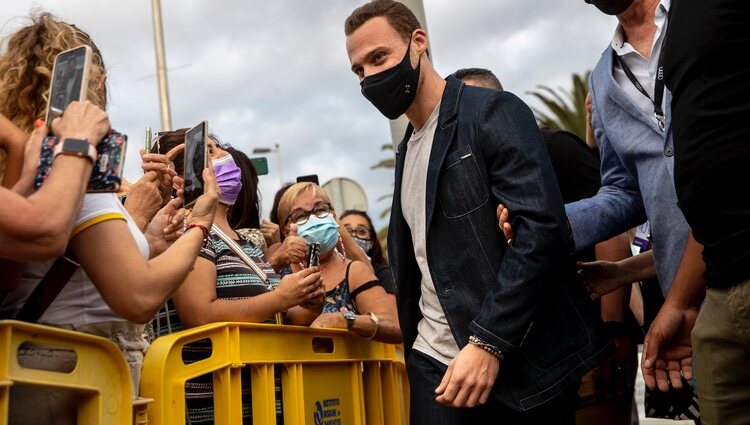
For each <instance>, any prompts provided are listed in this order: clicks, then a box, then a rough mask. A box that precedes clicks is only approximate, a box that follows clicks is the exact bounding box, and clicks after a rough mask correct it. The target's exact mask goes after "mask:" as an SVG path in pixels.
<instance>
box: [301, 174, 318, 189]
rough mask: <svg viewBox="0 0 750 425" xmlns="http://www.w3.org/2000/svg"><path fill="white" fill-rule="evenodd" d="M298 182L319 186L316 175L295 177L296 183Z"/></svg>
mask: <svg viewBox="0 0 750 425" xmlns="http://www.w3.org/2000/svg"><path fill="white" fill-rule="evenodd" d="M300 182H313V183H315V184H317V185H318V186H320V182H319V181H318V175H317V174H308V175H306V176H299V177H297V183H300Z"/></svg>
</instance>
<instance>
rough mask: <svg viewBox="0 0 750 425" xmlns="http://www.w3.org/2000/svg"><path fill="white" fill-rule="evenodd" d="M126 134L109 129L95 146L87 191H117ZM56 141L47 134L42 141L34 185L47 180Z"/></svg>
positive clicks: (119, 183)
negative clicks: (94, 160) (93, 161)
mask: <svg viewBox="0 0 750 425" xmlns="http://www.w3.org/2000/svg"><path fill="white" fill-rule="evenodd" d="M127 141H128V136H126V135H124V134H121V133H118V132H116V131H114V130H110V132H109V134H107V136H106V137H105V138H104V140H102V141H101V143H99V144H98V145H97V146H96V153H97V155H96V163H95V164H94V168H93V169H92V170H91V177H90V178H89V185H88V187H87V189H86V192H88V193H101V192H117V190H119V189H120V186H121V185H122V172H123V169H124V165H125V148H126V147H127ZM57 143H58V141H57V138H56V137H55V136H48V137H46V138H45V139H44V141H43V142H42V150H41V152H40V154H39V163H38V166H37V174H36V177H35V178H34V187H35V188H37V189H38V188H39V187H40V186H41V185H42V183H44V182H45V180H47V178H48V177H49V174H50V172H51V171H52V161H53V160H54V151H55V145H56V144H57Z"/></svg>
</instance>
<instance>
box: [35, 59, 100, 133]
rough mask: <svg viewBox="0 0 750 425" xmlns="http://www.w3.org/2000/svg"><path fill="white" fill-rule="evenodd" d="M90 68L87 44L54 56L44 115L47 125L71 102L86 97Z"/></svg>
mask: <svg viewBox="0 0 750 425" xmlns="http://www.w3.org/2000/svg"><path fill="white" fill-rule="evenodd" d="M90 68H91V47H89V46H85V45H84V46H79V47H76V48H73V49H70V50H66V51H64V52H60V53H58V54H57V56H55V63H54V65H53V66H52V81H50V89H49V97H48V99H47V113H46V115H45V122H46V123H47V126H49V125H50V123H51V122H52V120H54V119H55V118H57V117H59V116H62V113H63V111H64V110H65V108H67V107H68V105H69V104H70V103H71V102H73V101H77V100H84V99H86V89H87V88H88V85H89V69H90Z"/></svg>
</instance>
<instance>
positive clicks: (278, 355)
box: [140, 323, 409, 425]
mask: <svg viewBox="0 0 750 425" xmlns="http://www.w3.org/2000/svg"><path fill="white" fill-rule="evenodd" d="M203 339H209V340H210V341H211V347H212V353H211V356H210V357H208V358H206V359H203V360H199V361H197V362H195V363H191V364H185V363H184V362H183V360H182V349H183V347H184V346H185V345H186V344H189V343H191V342H196V341H200V340H203ZM275 365H281V369H282V376H281V388H282V394H283V396H282V397H283V413H284V424H285V425H297V424H299V425H301V424H313V425H365V424H367V425H406V424H408V411H409V406H408V400H409V389H408V381H407V377H406V368H405V365H404V356H403V351H402V350H401V349H400V346H394V345H390V344H383V343H379V342H373V341H367V340H363V339H362V338H360V337H359V336H357V335H354V334H352V333H350V332H347V331H344V330H335V329H324V330H321V329H310V328H306V327H298V326H277V325H265V324H248V323H215V324H210V325H205V326H202V327H198V328H194V329H189V330H185V331H182V332H178V333H175V334H171V335H167V336H163V337H160V338H158V339H157V340H156V341H154V343H153V344H152V345H151V347H150V348H149V350H148V352H147V353H146V356H145V358H144V366H143V374H142V378H141V388H140V390H141V391H140V393H141V396H142V397H149V398H153V399H154V402H153V403H151V404H149V405H148V420H149V424H151V425H162V424H170V425H171V424H184V423H185V413H186V409H185V381H187V380H189V379H192V378H195V377H197V376H201V375H204V374H207V373H213V376H214V407H215V409H214V410H215V412H214V414H215V423H217V424H227V425H233V424H241V423H242V399H241V383H240V368H242V367H250V369H251V381H252V382H251V386H252V404H253V406H252V409H253V423H254V424H255V425H269V424H275V422H276V414H275V402H274V400H275V398H274V397H275V394H274V366H275Z"/></svg>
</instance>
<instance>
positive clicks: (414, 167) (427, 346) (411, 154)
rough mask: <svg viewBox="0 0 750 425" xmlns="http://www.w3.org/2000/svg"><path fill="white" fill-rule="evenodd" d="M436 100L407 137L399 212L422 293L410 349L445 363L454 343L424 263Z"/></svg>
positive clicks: (453, 354)
mask: <svg viewBox="0 0 750 425" xmlns="http://www.w3.org/2000/svg"><path fill="white" fill-rule="evenodd" d="M439 113H440V103H438V104H437V106H436V107H435V110H434V111H432V114H431V115H430V118H428V119H427V122H425V125H424V127H422V129H421V130H419V132H417V133H414V134H413V135H412V136H411V138H409V142H408V148H407V150H406V158H404V174H403V176H402V178H401V212H402V213H403V214H404V219H405V220H406V223H407V224H408V225H409V229H410V230H411V239H412V241H413V243H414V256H415V257H416V259H417V265H419V271H420V272H421V273H422V282H421V285H420V288H421V291H422V297H420V299H419V309H420V311H421V312H422V320H420V321H419V324H418V325H417V331H418V334H417V339H416V340H415V341H414V347H413V348H414V349H415V350H418V351H420V352H422V353H424V354H427V355H428V356H430V357H432V358H434V359H436V360H438V361H440V362H441V363H444V364H446V365H447V364H448V363H450V361H451V360H452V359H453V358H454V357H456V354H458V351H459V349H458V345H457V344H456V340H455V339H454V338H453V334H452V333H451V329H450V327H449V326H448V320H447V319H446V318H445V312H444V311H443V307H442V306H441V305H440V300H439V299H438V296H437V293H436V292H435V284H434V283H433V281H432V276H431V275H430V268H429V266H428V264H427V233H426V231H427V229H426V228H425V227H426V226H427V219H426V216H425V203H426V200H425V197H426V190H427V166H428V164H429V162H430V153H431V152H432V140H433V138H434V137H435V129H436V128H437V122H438V116H439Z"/></svg>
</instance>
